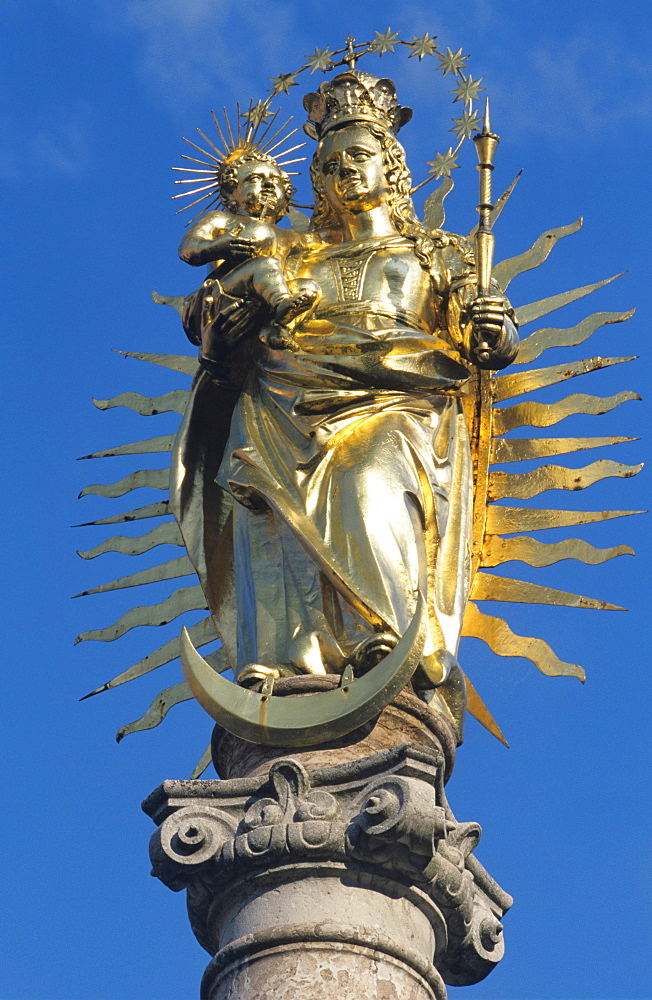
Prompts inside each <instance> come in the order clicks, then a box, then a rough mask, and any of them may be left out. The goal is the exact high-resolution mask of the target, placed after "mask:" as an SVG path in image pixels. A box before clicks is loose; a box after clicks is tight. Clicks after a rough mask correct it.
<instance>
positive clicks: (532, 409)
mask: <svg viewBox="0 0 652 1000" xmlns="http://www.w3.org/2000/svg"><path fill="white" fill-rule="evenodd" d="M640 398H641V397H640V396H639V394H638V393H637V392H630V391H626V392H619V393H616V395H614V396H606V397H600V396H587V395H586V393H575V394H574V395H572V396H567V397H566V399H560V400H559V401H558V402H557V403H536V402H534V401H532V400H528V402H526V403H516V405H515V406H509V407H496V409H494V411H493V427H494V433H495V434H496V435H499V434H507V433H508V432H509V431H513V430H514V429H515V428H516V427H552V426H553V425H554V424H558V423H560V421H562V420H565V419H566V417H574V416H576V415H577V414H578V413H582V414H586V415H593V416H596V415H597V416H600V415H602V414H603V413H609V411H610V410H613V409H615V408H616V407H617V406H620V404H621V403H627V402H630V401H631V400H633V399H637V400H640Z"/></svg>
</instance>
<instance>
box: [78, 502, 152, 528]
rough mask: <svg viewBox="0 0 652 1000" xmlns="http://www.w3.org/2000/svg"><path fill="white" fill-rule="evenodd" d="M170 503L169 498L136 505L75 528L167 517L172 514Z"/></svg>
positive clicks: (85, 522)
mask: <svg viewBox="0 0 652 1000" xmlns="http://www.w3.org/2000/svg"><path fill="white" fill-rule="evenodd" d="M170 513H171V511H170V503H169V501H168V500H159V501H158V502H157V503H148V504H145V506H144V507H135V508H134V509H133V510H125V511H123V513H122V514H112V515H111V516H110V517H100V518H98V519H97V520H96V521H84V522H83V523H82V524H75V525H74V527H75V528H89V527H90V526H91V525H95V524H127V523H129V522H130V521H141V520H144V519H146V518H149V517H165V515H166V514H170Z"/></svg>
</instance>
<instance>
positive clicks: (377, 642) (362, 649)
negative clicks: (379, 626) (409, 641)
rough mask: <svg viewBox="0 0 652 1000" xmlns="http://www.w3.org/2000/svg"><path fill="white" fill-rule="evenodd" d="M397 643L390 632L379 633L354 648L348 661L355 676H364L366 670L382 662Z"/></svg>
mask: <svg viewBox="0 0 652 1000" xmlns="http://www.w3.org/2000/svg"><path fill="white" fill-rule="evenodd" d="M397 642H398V639H397V637H396V636H395V635H392V633H391V632H379V633H377V634H376V635H372V636H370V638H368V639H365V640H364V642H361V643H360V644H359V645H358V646H356V647H355V649H354V650H353V653H352V654H351V657H350V659H349V663H350V664H351V666H352V668H353V673H354V674H355V676H356V677H360V676H362V674H366V673H367V671H368V670H371V668H372V667H375V666H376V665H377V664H378V663H380V661H381V660H384V658H385V657H386V656H387V655H388V654H389V653H391V651H392V650H393V649H394V646H395V645H396V643H397Z"/></svg>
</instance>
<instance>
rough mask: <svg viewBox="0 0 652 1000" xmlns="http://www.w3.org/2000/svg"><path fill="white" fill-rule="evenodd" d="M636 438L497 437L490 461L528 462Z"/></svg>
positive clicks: (605, 446) (495, 462) (493, 442)
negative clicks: (505, 438)
mask: <svg viewBox="0 0 652 1000" xmlns="http://www.w3.org/2000/svg"><path fill="white" fill-rule="evenodd" d="M636 440H637V439H636V438H628V437H606V438H597V437H596V438H508V439H507V440H504V439H502V438H499V439H498V440H494V441H492V444H491V461H492V463H494V464H496V465H500V464H501V463H504V462H529V461H531V460H532V459H533V458H550V457H551V456H552V455H566V454H569V453H571V452H574V451H588V450H589V449H590V448H607V447H609V446H610V445H614V444H623V443H624V442H626V441H636Z"/></svg>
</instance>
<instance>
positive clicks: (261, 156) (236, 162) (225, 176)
mask: <svg viewBox="0 0 652 1000" xmlns="http://www.w3.org/2000/svg"><path fill="white" fill-rule="evenodd" d="M243 163H270V164H271V165H272V166H274V167H276V169H277V171H278V174H279V177H280V178H281V184H282V187H283V199H284V201H285V207H284V209H283V211H282V212H280V213H279V214H278V218H281V217H282V216H283V215H285V213H286V212H287V210H288V208H289V207H290V204H291V202H292V197H293V195H294V194H295V193H296V188H295V187H294V185H293V184H292V182H291V180H290V178H289V177H288V175H287V174H286V173H285V171H284V170H281V168H280V167H279V165H278V163H277V162H276V160H275V159H274V157H273V156H269V155H268V154H267V153H262V152H260V153H258V152H251V153H245V154H244V155H243V156H238V157H237V158H234V159H232V160H229V161H227V162H226V163H225V164H224V166H223V167H222V169H221V170H220V174H219V185H220V202H221V204H222V208H224V209H225V211H227V212H233V213H234V214H237V211H238V206H237V204H236V203H235V201H234V199H233V198H232V194H233V192H234V191H235V189H236V188H237V186H238V170H239V168H240V166H241V165H242V164H243Z"/></svg>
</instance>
